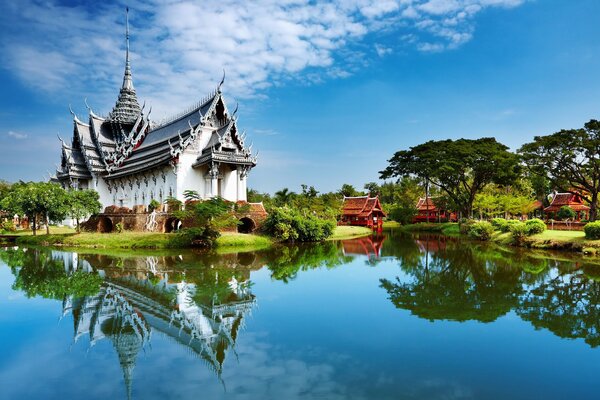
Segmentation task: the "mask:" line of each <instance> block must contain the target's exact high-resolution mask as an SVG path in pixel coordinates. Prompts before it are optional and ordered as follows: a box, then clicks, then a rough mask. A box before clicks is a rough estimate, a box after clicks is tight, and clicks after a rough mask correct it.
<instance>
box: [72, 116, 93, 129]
mask: <svg viewBox="0 0 600 400" xmlns="http://www.w3.org/2000/svg"><path fill="white" fill-rule="evenodd" d="M73 122H75V123H76V124H79V125H83V126H87V127H88V128H89V127H90V124H86V123H85V122H83V121H81V120H80V119H79V118H77V116H75V117H73Z"/></svg>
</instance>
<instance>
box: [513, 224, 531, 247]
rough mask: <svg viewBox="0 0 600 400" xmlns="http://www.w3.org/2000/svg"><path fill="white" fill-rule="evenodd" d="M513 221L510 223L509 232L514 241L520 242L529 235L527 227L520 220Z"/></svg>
mask: <svg viewBox="0 0 600 400" xmlns="http://www.w3.org/2000/svg"><path fill="white" fill-rule="evenodd" d="M514 221H515V222H513V223H512V224H510V233H511V234H512V237H513V239H514V240H515V241H516V242H522V241H523V239H525V237H527V236H529V228H528V227H527V225H525V223H523V222H521V221H517V220H514Z"/></svg>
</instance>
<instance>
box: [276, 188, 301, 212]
mask: <svg viewBox="0 0 600 400" xmlns="http://www.w3.org/2000/svg"><path fill="white" fill-rule="evenodd" d="M295 196H296V193H294V192H290V190H289V189H288V188H283V189H281V190H279V191H277V192H275V196H274V198H273V200H274V201H275V205H277V206H279V207H282V206H284V205H286V204H289V203H290V201H291V200H292V199H293V198H294V197H295Z"/></svg>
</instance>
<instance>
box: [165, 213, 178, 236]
mask: <svg viewBox="0 0 600 400" xmlns="http://www.w3.org/2000/svg"><path fill="white" fill-rule="evenodd" d="M179 229H181V220H179V219H178V218H175V217H171V218H167V220H166V221H165V225H164V227H163V232H165V233H171V232H177V231H178V230H179Z"/></svg>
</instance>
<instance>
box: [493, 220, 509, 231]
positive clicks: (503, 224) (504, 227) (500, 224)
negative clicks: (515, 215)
mask: <svg viewBox="0 0 600 400" xmlns="http://www.w3.org/2000/svg"><path fill="white" fill-rule="evenodd" d="M492 226H493V227H494V228H496V229H497V230H499V231H502V232H508V221H507V220H506V219H504V218H494V219H493V220H492Z"/></svg>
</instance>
